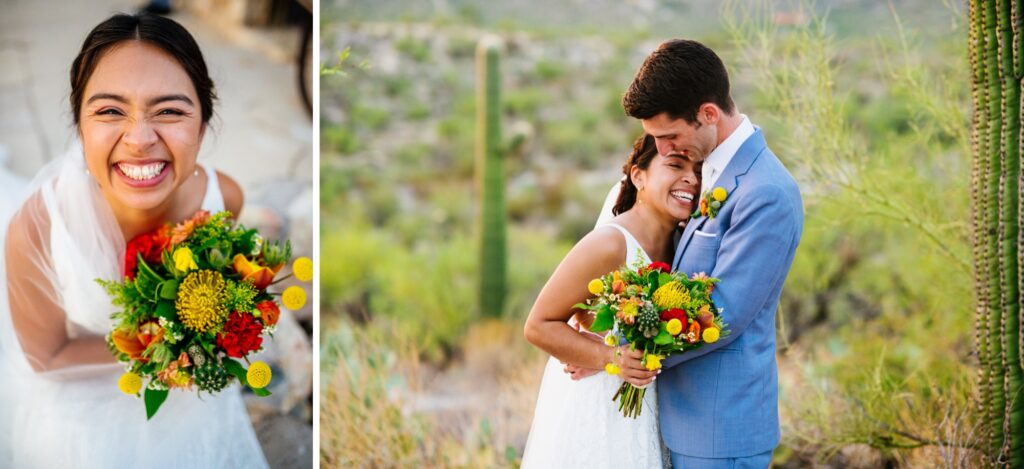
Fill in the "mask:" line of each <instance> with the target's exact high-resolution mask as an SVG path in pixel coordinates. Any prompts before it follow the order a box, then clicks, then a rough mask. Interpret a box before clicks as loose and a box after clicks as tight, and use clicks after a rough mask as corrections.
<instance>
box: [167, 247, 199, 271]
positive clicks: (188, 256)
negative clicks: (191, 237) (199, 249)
mask: <svg viewBox="0 0 1024 469" xmlns="http://www.w3.org/2000/svg"><path fill="white" fill-rule="evenodd" d="M171 257H172V258H173V259H174V268H175V269H178V270H180V271H182V272H188V271H190V270H196V269H198V268H199V266H198V265H196V260H195V257H194V256H193V255H192V250H191V249H189V248H187V247H180V248H178V249H175V250H174V254H173V255H172V256H171Z"/></svg>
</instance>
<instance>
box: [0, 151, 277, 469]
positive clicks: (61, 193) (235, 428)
mask: <svg viewBox="0 0 1024 469" xmlns="http://www.w3.org/2000/svg"><path fill="white" fill-rule="evenodd" d="M0 163H2V162H0ZM206 172H207V175H208V176H210V181H211V183H210V185H209V186H208V188H207V196H206V198H205V199H204V201H203V208H204V209H206V210H211V211H216V210H222V209H223V208H224V201H223V197H222V196H221V194H220V189H219V186H218V184H217V179H216V176H215V173H214V172H213V171H212V170H209V169H207V170H206ZM18 186H22V187H21V188H19V187H18ZM28 194H41V195H42V200H43V201H44V202H45V209H46V215H47V216H48V218H49V219H50V222H51V223H50V224H49V227H50V228H49V232H48V233H47V234H48V237H49V238H50V239H49V251H48V253H49V256H48V257H50V259H48V261H49V264H50V265H48V266H47V267H48V268H50V269H52V272H53V282H54V283H55V284H56V285H54V286H55V287H57V288H54V290H55V291H57V292H58V293H55V296H57V297H58V299H59V300H61V303H58V304H62V305H63V308H62V309H63V312H64V314H65V316H66V320H65V326H66V329H67V331H68V335H69V337H72V338H74V337H87V336H99V337H102V336H103V335H104V334H106V333H107V332H108V331H109V329H110V327H111V326H112V323H111V319H110V314H111V313H112V312H113V311H114V307H113V306H112V305H111V304H110V301H109V297H107V296H106V293H105V292H104V291H103V290H102V289H101V288H99V285H98V284H96V282H95V281H94V278H96V277H97V273H99V274H100V275H99V276H101V277H104V278H119V277H120V275H121V273H120V266H121V262H122V259H123V246H124V240H123V239H120V238H121V237H120V235H119V233H118V234H117V235H116V236H110V237H111V238H115V239H98V238H97V237H98V236H99V234H97V233H89V232H88V228H87V227H89V226H92V227H93V228H97V227H99V228H102V227H103V226H102V222H99V223H98V220H90V219H87V218H88V217H93V216H94V215H93V213H98V214H100V215H96V216H95V218H99V219H104V218H106V217H109V218H110V219H112V214H111V213H110V210H109V207H107V206H106V205H105V201H103V199H102V196H101V195H100V194H99V190H98V188H97V186H96V184H95V181H94V180H92V178H91V176H88V174H87V173H86V172H85V170H84V165H83V164H82V155H81V153H80V150H78V152H77V156H75V152H72V153H71V154H70V155H69V156H66V157H64V158H62V159H61V160H58V161H56V162H54V163H51V164H50V165H48V166H47V167H46V168H44V169H43V170H42V171H41V172H40V175H39V176H37V178H36V180H35V181H33V183H32V184H27V185H26V184H18V180H17V178H16V177H14V176H13V175H11V174H10V173H8V172H6V171H5V170H4V169H3V167H2V164H0V247H2V246H3V245H4V244H3V234H5V233H6V232H7V227H8V222H9V220H10V217H11V216H12V214H13V213H14V212H15V211H16V210H17V209H18V207H20V206H21V201H24V200H25V196H27V195H28ZM90 201H91V202H90ZM97 201H98V202H97ZM89 204H92V206H90V205H89ZM97 204H102V205H101V206H95V205H97ZM90 209H92V210H95V212H92V211H90ZM106 221H107V222H109V221H110V220H109V219H108V220H106ZM100 231H102V230H100ZM107 233H108V234H109V233H110V231H107ZM111 246H113V247H116V248H117V249H120V250H121V251H120V257H118V256H117V255H116V254H115V255H111V254H110V252H111V251H112V249H111ZM3 252H4V251H3V250H2V249H0V328H2V329H0V377H2V381H0V467H4V468H7V467H12V468H56V467H76V468H111V467H158V468H263V467H267V462H266V459H265V458H264V456H263V452H262V450H261V448H260V444H259V441H258V440H257V439H256V434H255V432H254V431H253V428H252V424H251V422H250V420H249V416H248V414H247V412H246V409H245V405H244V402H243V401H242V397H241V394H240V388H239V387H238V386H237V385H233V386H231V387H229V388H228V389H225V390H224V391H223V392H221V393H219V394H217V395H216V396H209V395H206V394H204V395H203V397H202V400H200V399H199V398H198V397H197V396H196V395H195V393H194V392H191V393H189V392H182V391H172V392H171V393H170V396H169V397H168V399H167V401H166V402H165V403H164V405H163V407H162V408H161V409H160V411H159V412H158V413H157V414H156V415H155V416H154V418H153V419H152V420H150V421H147V420H146V412H145V405H144V404H143V402H142V400H141V399H137V398H135V397H133V396H128V395H125V394H123V393H121V391H119V389H118V385H117V380H118V377H119V376H120V375H121V373H123V372H124V367H123V365H121V364H110V365H94V366H80V367H75V368H74V369H68V370H63V369H62V370H57V371H55V372H43V373H36V372H33V371H32V369H31V367H30V366H29V365H28V363H29V360H30V358H29V357H27V356H26V355H25V354H24V353H23V351H22V350H21V345H20V342H19V339H18V338H17V336H15V332H16V331H14V329H13V327H12V322H11V311H10V305H9V303H8V301H9V297H8V288H7V285H8V283H7V278H8V277H7V276H9V277H11V278H13V276H15V275H18V272H15V271H9V272H4V264H5V263H4V262H3ZM97 253H102V257H101V256H99V255H97ZM17 267H18V266H12V270H15V269H16V268H17ZM5 274H6V276H5ZM10 293H11V294H12V295H13V294H18V292H16V291H14V290H12V291H11V292H10ZM23 340H30V339H23Z"/></svg>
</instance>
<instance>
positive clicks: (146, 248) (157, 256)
mask: <svg viewBox="0 0 1024 469" xmlns="http://www.w3.org/2000/svg"><path fill="white" fill-rule="evenodd" d="M170 240H171V239H170V236H168V228H167V227H166V226H165V227H161V228H159V229H157V230H155V231H151V232H149V233H143V234H140V235H138V236H136V237H135V238H132V240H131V241H129V242H128V245H127V246H126V249H125V253H124V275H125V277H128V279H129V280H131V279H134V278H135V269H136V267H138V258H139V254H141V255H142V259H143V260H145V261H146V263H147V264H159V263H160V262H161V261H162V259H161V257H162V255H163V252H164V250H166V249H167V247H168V246H170Z"/></svg>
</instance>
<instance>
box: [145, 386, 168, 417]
mask: <svg viewBox="0 0 1024 469" xmlns="http://www.w3.org/2000/svg"><path fill="white" fill-rule="evenodd" d="M167 394H168V391H167V390H166V389H164V390H156V389H146V393H145V397H143V400H144V401H146V420H150V419H152V418H153V416H154V415H156V411H158V410H160V406H161V405H163V403H164V401H166V400H167Z"/></svg>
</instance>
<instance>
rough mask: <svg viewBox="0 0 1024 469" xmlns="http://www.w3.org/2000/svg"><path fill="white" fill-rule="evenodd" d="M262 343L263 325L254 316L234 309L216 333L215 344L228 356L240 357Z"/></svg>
mask: <svg viewBox="0 0 1024 469" xmlns="http://www.w3.org/2000/svg"><path fill="white" fill-rule="evenodd" d="M262 344H263V326H261V325H260V323H259V322H258V321H257V320H256V317H255V316H253V315H251V314H248V313H239V312H238V311H235V312H233V313H231V315H230V316H228V322H227V323H226V324H224V330H223V331H222V332H221V333H220V334H217V345H218V346H219V347H220V348H222V349H224V352H225V353H227V354H228V356H229V357H235V358H242V357H244V356H245V355H246V354H247V353H249V352H254V351H256V350H259V348H260V345H262Z"/></svg>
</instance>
